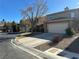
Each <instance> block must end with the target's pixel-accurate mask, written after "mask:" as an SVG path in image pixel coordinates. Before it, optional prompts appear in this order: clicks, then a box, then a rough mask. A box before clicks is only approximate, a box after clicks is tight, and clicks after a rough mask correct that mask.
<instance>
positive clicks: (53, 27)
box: [46, 7, 79, 33]
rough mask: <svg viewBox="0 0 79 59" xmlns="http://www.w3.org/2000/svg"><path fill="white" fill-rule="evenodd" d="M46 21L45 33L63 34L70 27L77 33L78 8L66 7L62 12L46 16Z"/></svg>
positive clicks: (78, 28)
mask: <svg viewBox="0 0 79 59" xmlns="http://www.w3.org/2000/svg"><path fill="white" fill-rule="evenodd" d="M47 19H48V21H47V26H46V28H47V32H51V33H65V30H66V29H67V28H68V27H72V28H73V29H74V30H75V31H77V32H78V30H79V23H78V22H79V8H77V9H69V8H68V7H66V8H65V9H64V11H61V12H57V13H53V14H48V15H47Z"/></svg>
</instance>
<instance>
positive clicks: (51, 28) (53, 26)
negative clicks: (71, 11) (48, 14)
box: [47, 22, 68, 33]
mask: <svg viewBox="0 0 79 59" xmlns="http://www.w3.org/2000/svg"><path fill="white" fill-rule="evenodd" d="M67 27H68V23H66V22H62V23H61V22H60V23H49V24H47V29H48V32H51V33H65V30H66V29H67Z"/></svg>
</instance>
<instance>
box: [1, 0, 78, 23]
mask: <svg viewBox="0 0 79 59" xmlns="http://www.w3.org/2000/svg"><path fill="white" fill-rule="evenodd" d="M33 2H34V0H0V21H1V20H2V19H5V20H6V21H9V22H12V21H16V22H19V21H20V19H21V18H22V15H21V9H23V8H25V7H26V6H28V5H30V4H31V3H33ZM47 6H48V12H47V14H49V13H55V12H60V11H63V10H64V8H65V7H66V6H68V7H69V8H70V9H74V8H79V0H47Z"/></svg>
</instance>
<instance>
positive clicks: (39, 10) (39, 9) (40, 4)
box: [21, 0, 48, 32]
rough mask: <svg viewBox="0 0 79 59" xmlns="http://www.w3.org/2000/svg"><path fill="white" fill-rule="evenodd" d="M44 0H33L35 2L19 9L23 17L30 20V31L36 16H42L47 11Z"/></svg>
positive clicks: (36, 18)
mask: <svg viewBox="0 0 79 59" xmlns="http://www.w3.org/2000/svg"><path fill="white" fill-rule="evenodd" d="M47 9H48V8H47V4H46V0H35V3H34V4H32V5H30V6H28V7H27V8H25V9H23V10H22V11H21V13H22V16H23V19H26V18H27V19H29V20H30V22H31V32H33V29H34V28H35V27H36V24H37V22H38V17H40V16H43V15H45V14H46V12H47Z"/></svg>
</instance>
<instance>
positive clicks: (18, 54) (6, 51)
mask: <svg viewBox="0 0 79 59" xmlns="http://www.w3.org/2000/svg"><path fill="white" fill-rule="evenodd" d="M15 36H16V34H0V59H36V58H35V57H34V56H32V55H30V54H29V53H27V52H24V51H22V50H20V49H19V48H17V47H15V46H13V45H12V44H11V42H10V41H11V39H12V38H14V37H15Z"/></svg>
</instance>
